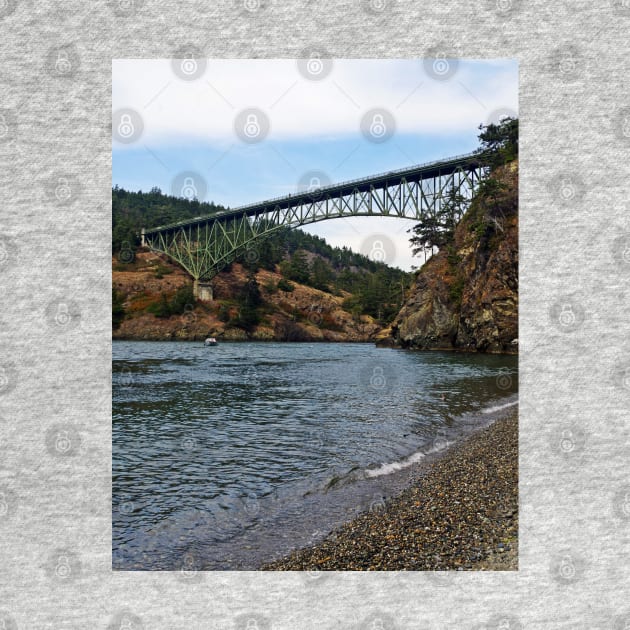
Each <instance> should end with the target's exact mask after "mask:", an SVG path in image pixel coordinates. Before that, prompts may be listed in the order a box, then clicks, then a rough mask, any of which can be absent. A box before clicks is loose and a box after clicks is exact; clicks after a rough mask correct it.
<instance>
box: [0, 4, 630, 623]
mask: <svg viewBox="0 0 630 630" xmlns="http://www.w3.org/2000/svg"><path fill="white" fill-rule="evenodd" d="M383 3H384V4H385V5H386V6H385V11H380V9H381V8H382V5H383ZM259 4H260V6H259V8H257V9H256V2H255V1H254V2H253V4H250V5H249V6H250V8H251V7H254V9H255V10H254V11H251V12H250V11H246V10H245V9H244V6H243V3H242V0H239V2H237V3H231V2H227V1H221V2H190V3H181V2H174V1H173V0H169V1H162V2H157V1H152V0H145V1H144V2H139V1H138V0H136V1H135V2H134V0H126V1H125V0H122V1H121V2H118V0H116V1H114V2H102V1H99V2H92V3H80V2H76V1H73V2H64V3H57V2H51V1H49V0H42V1H37V2H36V1H35V0H23V1H20V0H8V1H7V0H3V1H2V2H0V32H1V36H0V47H1V49H2V66H1V70H0V72H1V83H2V88H1V91H0V94H1V96H0V99H1V101H0V156H1V158H0V159H1V165H2V168H1V169H0V177H1V178H2V191H3V192H2V206H1V210H0V212H1V216H2V222H1V227H0V277H1V278H2V289H3V290H2V294H3V300H2V310H1V311H0V318H1V325H0V336H1V340H2V341H1V348H2V355H1V358H0V540H1V549H2V571H1V573H0V585H1V587H0V609H1V610H2V612H1V613H0V614H1V615H2V616H0V621H3V622H4V625H1V624H0V627H5V628H10V629H14V628H136V629H137V628H145V629H147V630H148V629H149V628H243V629H245V628H247V626H248V624H249V626H250V628H255V627H256V626H257V627H258V628H260V629H261V630H262V629H268V628H300V629H306V628H313V629H315V628H318V629H319V628H380V627H382V628H386V629H392V628H398V629H403V628H475V629H477V628H510V629H514V628H596V629H605V628H625V627H627V626H626V624H627V623H628V622H630V608H629V607H628V604H627V595H628V587H629V585H630V578H629V576H630V569H629V568H628V551H629V549H630V544H629V536H628V524H629V523H630V482H629V480H628V477H627V462H628V455H629V454H630V446H629V441H628V440H629V432H630V430H629V425H628V422H627V408H628V401H629V399H630V357H628V353H627V350H628V345H629V344H628V341H627V338H626V333H627V313H628V301H627V291H628V271H629V270H630V236H629V235H628V233H629V232H630V229H628V226H627V213H628V208H627V181H628V175H629V172H628V171H629V169H628V163H629V162H630V160H629V159H628V149H629V148H630V109H629V106H630V96H629V94H628V86H629V84H630V78H629V73H628V62H627V55H628V46H627V34H628V31H629V29H630V3H628V2H626V1H625V0H624V1H622V0H619V1H617V2H611V1H607V0H602V2H599V3H591V2H586V1H584V0H579V1H576V0H573V1H571V2H562V3H545V2H542V1H536V2H528V3H520V2H518V1H517V0H512V1H510V0H496V2H495V1H494V0H491V1H488V2H484V1H479V2H457V3H433V4H432V5H429V4H427V3H424V2H422V3H420V2H418V3H415V2H410V1H409V2H408V1H404V2H403V1H400V2H395V1H393V0H381V1H379V0H375V1H373V2H372V3H370V2H366V3H362V2H349V1H342V2H339V1H337V2H332V1H328V2H317V3H315V2H307V1H305V0H304V1H302V2H294V3H288V2H280V1H279V0H278V1H275V2H272V1H269V0H267V1H265V0H262V2H260V3H259ZM183 44H193V45H194V46H196V47H197V48H198V49H200V50H203V51H204V52H205V53H206V54H207V56H209V57H274V56H281V57H297V56H300V55H301V53H302V51H303V50H304V49H306V48H308V47H311V46H319V47H322V48H323V49H325V50H326V51H328V53H329V54H330V55H332V56H336V57H344V56H347V57H422V56H423V55H426V54H427V52H429V51H434V50H436V49H437V50H445V51H446V53H447V54H448V55H449V56H466V57H499V56H512V57H516V58H518V60H519V61H520V69H521V70H520V73H521V78H520V89H521V100H520V103H521V110H520V111H521V223H520V228H521V248H520V253H521V261H520V262H521V281H522V284H521V332H520V342H521V348H522V353H521V371H520V379H521V385H520V387H521V390H520V391H521V400H522V403H521V461H520V466H521V512H520V514H521V516H520V526H521V534H520V571H519V572H518V573H511V574H501V573H494V574H493V573H485V574H484V573H450V574H422V573H417V574H414V573H409V574H402V573H401V574H398V573H394V574H391V573H381V574H352V573H349V574H323V575H322V576H321V577H317V576H310V575H308V574H300V573H296V574H260V573H205V574H194V573H193V574H192V575H190V574H186V573H180V572H173V573H153V574H151V573H123V572H119V573H112V572H111V570H110V561H111V552H110V548H111V525H110V519H111V512H110V501H111V490H110V472H111V445H110V438H111V428H110V422H111V400H110V395H111V389H110V388H111V385H110V360H111V348H110V231H111V226H110V220H111V215H110V184H111V181H110V167H111V154H110V151H111V136H110V131H111V96H110V89H111V59H112V58H115V57H116V58H129V57H154V58H157V57H170V56H172V55H173V54H174V51H176V50H178V49H179V48H180V47H181V46H182V45H183ZM58 47H65V48H63V50H65V52H66V54H67V58H68V61H69V64H70V65H69V66H68V65H65V66H63V67H62V69H61V70H62V71H61V72H59V71H58V69H56V68H55V62H56V60H57V59H58V56H59V55H58V53H59V50H58ZM63 178H65V179H66V180H68V181H67V182H66V184H67V187H68V188H69V189H70V191H71V192H70V195H67V194H66V195H64V194H62V195H55V190H56V188H57V187H58V185H59V181H60V179H63ZM59 304H65V305H66V306H67V310H62V315H63V317H61V319H60V318H59V317H56V315H58V313H59ZM567 305H568V308H569V310H570V311H571V313H572V316H571V317H570V318H569V319H566V318H565V319H563V318H561V317H560V313H561V312H562V309H563V308H564V309H565V311H566V309H567ZM60 439H61V443H60V442H59V440H60ZM624 464H625V465H624Z"/></svg>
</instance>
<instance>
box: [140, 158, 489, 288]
mask: <svg viewBox="0 0 630 630" xmlns="http://www.w3.org/2000/svg"><path fill="white" fill-rule="evenodd" d="M486 172H487V160H486V159H485V156H484V154H479V153H473V154H468V155H463V156H456V157H454V158H448V159H446V160H440V161H438V162H431V163H428V164H423V165H420V166H414V167H411V168H407V169H402V170H398V171H390V172H388V173H381V174H378V175H372V176H370V177H365V178H363V179H358V180H352V181H349V182H342V183H340V184H333V185H331V186H326V187H323V188H317V189H314V190H307V191H304V192H301V193H299V194H297V195H286V196H284V197H279V198H276V199H270V200H267V201H263V202H261V203H257V204H251V205H248V206H242V207H240V208H235V209H232V210H227V211H223V212H219V213H216V214H213V215H210V216H206V217H198V218H195V219H191V220H188V221H181V222H179V223H173V224H170V225H165V226H160V227H156V228H152V229H143V230H142V244H143V245H147V246H148V247H149V248H150V249H151V250H152V251H155V252H159V253H162V254H165V255H166V256H168V257H170V258H171V259H173V260H174V261H175V262H177V263H178V264H179V265H180V266H182V267H183V268H184V269H185V270H186V271H187V272H188V273H189V274H190V275H191V276H192V278H193V281H194V290H195V295H196V296H197V295H198V285H199V281H210V280H211V279H212V278H213V277H214V276H216V274H217V273H219V271H220V270H221V269H222V268H223V267H225V266H226V265H227V264H229V263H230V262H232V261H233V260H234V259H235V258H237V257H238V256H239V255H240V254H242V253H243V252H245V251H247V249H248V248H250V247H251V246H252V243H254V242H255V241H257V240H259V239H263V238H265V237H266V236H269V235H271V234H273V233H274V232H276V231H278V230H279V229H280V228H283V227H289V228H296V227H301V226H304V225H309V224H312V223H317V222H319V221H326V220H330V219H336V218H344V217H355V216H381V217H394V218H403V219H410V220H413V221H416V222H417V221H421V220H422V219H424V218H426V217H427V216H431V215H434V214H437V213H438V212H439V211H440V209H441V207H442V204H443V203H444V201H445V199H446V197H447V193H448V192H449V191H450V190H452V189H455V190H457V191H458V193H459V194H461V195H462V196H463V197H464V198H467V199H471V198H472V196H473V194H474V191H475V189H476V187H477V186H478V184H479V182H480V181H481V179H482V178H483V177H484V176H485V175H486Z"/></svg>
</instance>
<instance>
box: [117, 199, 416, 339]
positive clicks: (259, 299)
mask: <svg viewBox="0 0 630 630" xmlns="http://www.w3.org/2000/svg"><path fill="white" fill-rule="evenodd" d="M112 207H113V213H112V215H113V229H112V251H113V252H114V254H113V258H112V273H113V294H112V306H113V309H112V324H113V336H114V338H128V339H203V338H205V337H208V336H215V337H221V338H224V339H275V340H287V341H309V340H315V341H317V340H327V341H369V340H371V339H373V338H374V335H375V333H376V332H377V331H378V330H379V329H381V328H382V327H383V326H386V325H387V324H389V323H390V322H391V320H392V319H393V317H394V316H395V315H396V313H397V312H398V310H399V309H400V306H401V305H402V302H403V300H404V294H405V290H406V289H407V287H408V285H409V281H410V278H411V275H410V274H408V273H406V272H403V271H401V270H399V269H393V268H391V267H388V266H387V265H385V264H384V263H382V262H379V261H374V260H371V259H370V258H368V257H366V256H364V255H361V254H356V253H354V252H352V251H351V250H350V249H348V248H347V247H342V248H338V247H332V246H330V245H329V244H328V243H326V241H325V240H324V239H322V238H320V237H318V236H313V235H311V234H308V233H306V232H304V231H302V230H299V229H289V228H282V229H279V230H278V231H277V232H275V233H274V234H273V235H272V236H270V237H268V238H266V239H261V240H259V241H257V242H256V244H255V247H254V248H252V249H249V250H248V251H247V252H245V253H244V254H243V255H242V256H240V257H239V258H237V259H236V260H235V261H234V262H233V263H232V264H230V265H228V266H226V267H225V268H224V269H223V270H222V271H221V272H220V273H219V274H218V276H216V277H215V278H214V279H213V281H212V283H213V287H214V300H213V301H207V302H205V301H198V300H195V299H194V297H193V295H192V279H191V278H190V276H189V275H188V274H187V273H186V272H185V271H184V270H183V269H181V268H180V267H179V266H177V265H176V264H174V263H173V262H171V261H170V259H169V258H168V257H166V256H158V255H157V254H155V253H152V252H150V251H149V250H148V249H144V248H141V247H139V242H138V234H139V232H140V228H141V227H143V226H153V225H159V224H162V223H168V222H173V221H178V220H182V219H187V218H190V217H192V216H198V215H200V214H212V213H213V212H216V211H219V210H222V209H223V208H222V207H221V206H216V205H214V204H207V203H206V204H200V203H199V202H198V201H196V200H192V201H189V200H187V199H180V198H176V197H171V196H167V195H163V194H162V193H161V192H160V191H159V190H158V189H153V190H151V191H150V192H149V193H143V192H142V191H139V192H129V191H125V190H123V189H120V188H114V189H113V190H112Z"/></svg>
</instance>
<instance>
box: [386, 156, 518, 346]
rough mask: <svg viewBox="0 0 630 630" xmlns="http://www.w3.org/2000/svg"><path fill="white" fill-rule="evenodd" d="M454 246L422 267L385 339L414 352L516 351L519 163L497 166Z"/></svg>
mask: <svg viewBox="0 0 630 630" xmlns="http://www.w3.org/2000/svg"><path fill="white" fill-rule="evenodd" d="M491 177H492V179H493V180H494V181H495V182H498V185H495V186H494V188H491V187H488V188H487V189H486V191H485V193H479V194H478V195H477V196H476V197H475V199H474V200H473V202H472V203H471V205H470V208H469V209H468V211H467V212H466V214H465V215H464V216H463V218H462V220H461V221H460V222H459V224H458V226H457V228H456V230H455V236H454V242H453V243H452V244H451V245H450V246H448V247H445V248H443V249H442V250H441V251H439V252H438V253H437V254H435V255H434V256H433V257H431V258H430V259H429V260H428V261H427V262H426V264H425V265H424V266H423V267H422V268H421V269H420V270H419V272H418V273H417V277H416V280H415V283H414V285H413V286H412V288H411V291H410V294H409V297H408V299H407V301H406V303H405V305H404V306H403V308H402V310H401V311H400V313H399V314H398V316H397V317H396V319H395V320H394V322H393V323H392V325H391V328H390V329H389V330H388V331H387V332H386V333H385V334H383V335H380V337H381V339H382V341H384V342H387V341H389V343H394V344H396V345H400V346H402V347H409V348H418V349H449V350H451V349H460V350H467V351H476V352H489V353H516V352H517V351H518V339H517V337H518V162H517V161H513V162H510V163H509V164H507V165H505V166H502V167H499V168H498V169H496V170H495V171H494V172H493V173H492V175H491Z"/></svg>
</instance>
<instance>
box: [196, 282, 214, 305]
mask: <svg viewBox="0 0 630 630" xmlns="http://www.w3.org/2000/svg"><path fill="white" fill-rule="evenodd" d="M195 285H196V287H197V290H196V291H195ZM193 293H194V294H195V297H196V298H197V299H198V300H201V301H202V302H212V301H213V300H214V288H213V287H212V283H211V282H209V281H208V280H195V282H194V284H193Z"/></svg>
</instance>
